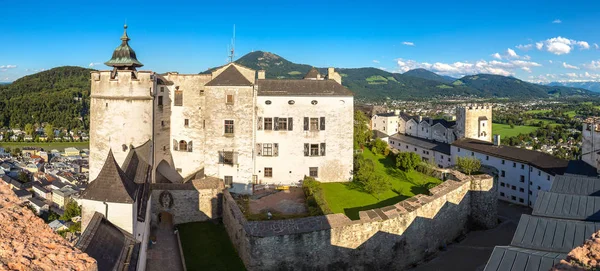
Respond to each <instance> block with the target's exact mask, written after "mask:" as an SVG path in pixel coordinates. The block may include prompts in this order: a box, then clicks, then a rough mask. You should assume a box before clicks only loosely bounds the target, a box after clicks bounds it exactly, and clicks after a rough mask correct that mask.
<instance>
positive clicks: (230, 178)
mask: <svg viewBox="0 0 600 271" xmlns="http://www.w3.org/2000/svg"><path fill="white" fill-rule="evenodd" d="M223 181H224V182H225V185H226V186H229V187H231V186H232V185H233V176H225V177H224V178H223Z"/></svg>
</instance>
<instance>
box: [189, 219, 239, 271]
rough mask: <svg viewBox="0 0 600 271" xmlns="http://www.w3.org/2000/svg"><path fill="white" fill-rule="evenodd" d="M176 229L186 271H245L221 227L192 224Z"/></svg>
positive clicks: (202, 223)
mask: <svg viewBox="0 0 600 271" xmlns="http://www.w3.org/2000/svg"><path fill="white" fill-rule="evenodd" d="M177 228H178V229H179V236H180V238H181V248H182V249H183V256H184V258H185V265H186V267H187V270H245V269H246V268H245V267H244V263H243V262H242V260H241V259H240V257H239V256H238V254H237V252H236V251H235V248H234V247H233V245H232V244H231V241H230V240H229V236H228V235H227V232H225V227H223V225H221V224H214V223H212V222H192V223H185V224H180V225H178V226H177Z"/></svg>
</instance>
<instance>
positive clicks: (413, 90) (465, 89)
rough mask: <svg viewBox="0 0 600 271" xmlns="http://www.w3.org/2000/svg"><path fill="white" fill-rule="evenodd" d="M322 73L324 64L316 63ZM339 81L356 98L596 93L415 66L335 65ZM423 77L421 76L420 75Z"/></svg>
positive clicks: (269, 71) (296, 67) (274, 73)
mask: <svg viewBox="0 0 600 271" xmlns="http://www.w3.org/2000/svg"><path fill="white" fill-rule="evenodd" d="M235 63H237V64H240V65H243V66H246V67H248V68H251V69H256V70H266V78H271V79H275V78H278V79H301V78H302V77H303V76H304V75H305V74H306V73H307V72H308V70H309V69H310V68H311V67H312V66H311V65H308V64H297V63H293V62H291V61H288V60H287V59H285V58H283V57H281V56H279V55H277V54H274V53H271V52H263V51H254V52H251V53H248V54H246V55H244V56H242V57H240V58H239V59H238V60H236V61H235ZM316 68H317V70H319V72H320V73H322V74H326V73H327V68H319V67H316ZM336 70H337V71H338V72H339V73H340V75H341V76H342V84H343V85H344V86H346V87H348V88H349V89H350V90H352V91H353V92H354V93H355V97H356V98H357V100H362V101H382V100H388V99H407V100H410V99H426V98H455V97H477V98H552V97H569V96H596V95H597V94H595V93H593V92H591V91H589V90H586V89H582V88H569V87H564V86H544V85H538V84H533V83H529V82H525V81H522V80H520V79H517V78H514V77H506V76H501V75H491V74H490V75H487V74H476V75H467V76H464V77H462V78H458V79H455V78H451V77H450V78H448V77H444V76H441V75H439V74H436V73H434V72H431V71H429V70H425V69H415V70H411V71H407V72H406V73H404V74H400V73H391V72H387V71H384V70H381V69H377V68H372V67H365V68H336ZM423 77H425V78H423ZM453 79H454V80H453Z"/></svg>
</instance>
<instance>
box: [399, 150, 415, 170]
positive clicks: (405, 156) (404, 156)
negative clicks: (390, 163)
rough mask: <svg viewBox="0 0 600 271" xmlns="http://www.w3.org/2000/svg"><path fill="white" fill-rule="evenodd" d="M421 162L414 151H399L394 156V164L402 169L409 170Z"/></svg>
mask: <svg viewBox="0 0 600 271" xmlns="http://www.w3.org/2000/svg"><path fill="white" fill-rule="evenodd" d="M419 163H421V157H420V156H419V155H418V154H416V153H414V152H401V153H398V155H397V156H396V166H397V167H398V168H400V169H402V170H404V171H411V170H413V169H415V167H416V166H417V165H418V164H419Z"/></svg>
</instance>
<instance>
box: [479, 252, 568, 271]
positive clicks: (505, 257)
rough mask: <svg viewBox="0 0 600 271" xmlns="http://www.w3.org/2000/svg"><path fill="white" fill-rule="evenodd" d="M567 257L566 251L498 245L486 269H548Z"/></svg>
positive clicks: (502, 270) (542, 270) (495, 270)
mask: <svg viewBox="0 0 600 271" xmlns="http://www.w3.org/2000/svg"><path fill="white" fill-rule="evenodd" d="M566 257H567V254H565V253H556V252H546V251H538V250H530V249H523V248H516V247H509V246H497V247H495V248H494V251H493V252H492V255H491V256H490V259H489V260H488V262H487V264H486V266H485V270H484V271H506V270H528V271H547V270H550V269H551V268H552V266H553V265H555V264H557V263H558V262H560V260H562V259H565V258H566Z"/></svg>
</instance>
